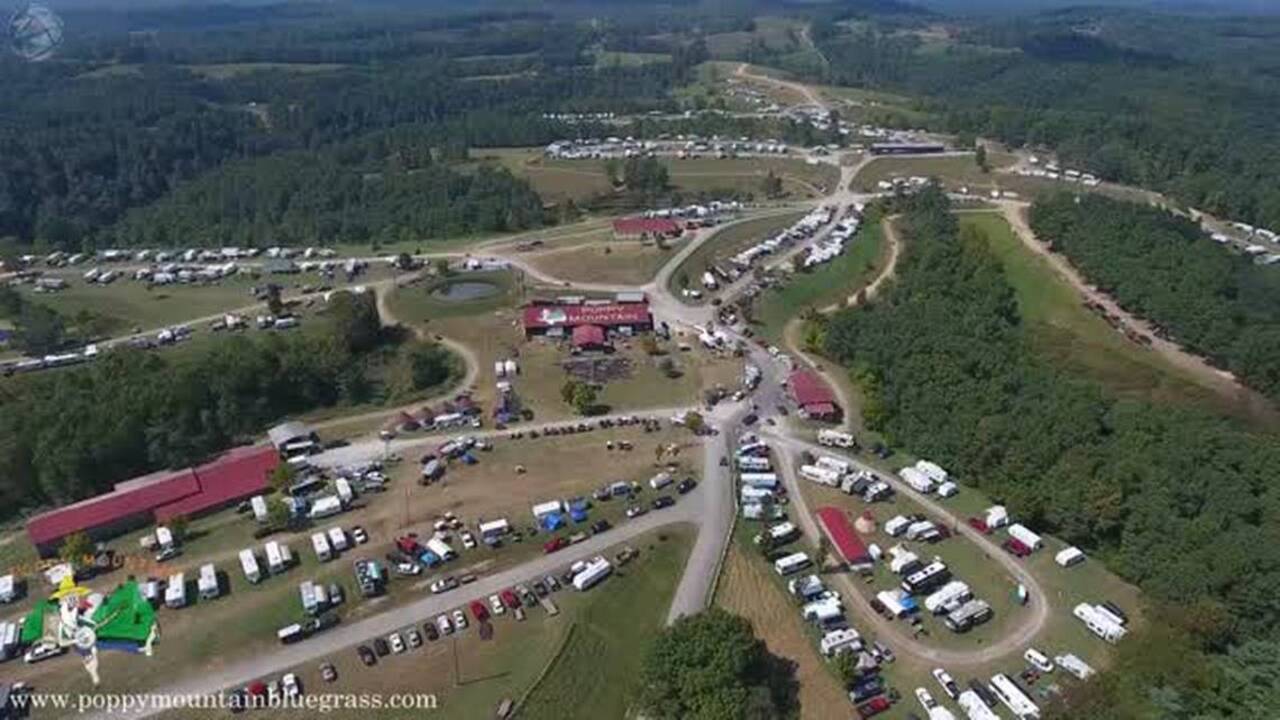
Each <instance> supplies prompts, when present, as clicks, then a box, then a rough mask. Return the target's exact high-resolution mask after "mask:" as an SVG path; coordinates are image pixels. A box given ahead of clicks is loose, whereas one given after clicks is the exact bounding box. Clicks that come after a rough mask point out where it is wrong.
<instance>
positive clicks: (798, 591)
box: [787, 575, 827, 602]
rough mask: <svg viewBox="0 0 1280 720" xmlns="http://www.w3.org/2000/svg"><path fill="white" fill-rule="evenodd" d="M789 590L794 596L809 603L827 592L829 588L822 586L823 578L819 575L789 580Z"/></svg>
mask: <svg viewBox="0 0 1280 720" xmlns="http://www.w3.org/2000/svg"><path fill="white" fill-rule="evenodd" d="M787 590H788V591H790V593H791V594H792V595H795V596H796V597H798V598H800V599H801V600H804V601H806V602H808V601H809V600H812V599H813V598H815V597H817V596H819V595H821V594H822V593H824V592H826V591H827V587H826V586H825V585H823V584H822V578H820V577H818V576H817V575H805V576H804V577H800V578H792V579H791V580H788V581H787Z"/></svg>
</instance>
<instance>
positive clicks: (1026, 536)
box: [1009, 523, 1044, 550]
mask: <svg viewBox="0 0 1280 720" xmlns="http://www.w3.org/2000/svg"><path fill="white" fill-rule="evenodd" d="M1009 537H1011V538H1013V539H1015V540H1017V541H1018V542H1020V543H1022V544H1023V545H1026V546H1027V547H1029V548H1031V549H1032V550H1039V549H1040V548H1042V547H1044V539H1043V538H1041V537H1040V536H1039V535H1037V534H1036V533H1033V532H1031V531H1030V530H1028V529H1027V528H1026V526H1024V525H1021V524H1019V523H1014V524H1012V525H1010V526H1009Z"/></svg>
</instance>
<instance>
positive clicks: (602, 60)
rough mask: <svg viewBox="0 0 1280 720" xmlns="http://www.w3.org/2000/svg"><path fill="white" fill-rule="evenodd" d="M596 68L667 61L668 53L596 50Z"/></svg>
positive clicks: (637, 65)
mask: <svg viewBox="0 0 1280 720" xmlns="http://www.w3.org/2000/svg"><path fill="white" fill-rule="evenodd" d="M595 55H596V69H597V70H598V69H601V68H611V67H640V66H641V65H652V64H653V63H669V62H671V55H670V54H668V53H646V52H615V51H612V50H598V51H596V54H595Z"/></svg>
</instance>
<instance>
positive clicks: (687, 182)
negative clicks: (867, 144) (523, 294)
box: [473, 148, 839, 202]
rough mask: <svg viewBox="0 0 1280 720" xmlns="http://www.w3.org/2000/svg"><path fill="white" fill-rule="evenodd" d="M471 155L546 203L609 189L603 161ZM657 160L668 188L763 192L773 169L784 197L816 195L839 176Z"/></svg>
mask: <svg viewBox="0 0 1280 720" xmlns="http://www.w3.org/2000/svg"><path fill="white" fill-rule="evenodd" d="M473 153H474V156H475V157H476V159H477V160H480V161H482V162H495V163H498V164H500V165H502V166H503V167H506V168H507V169H509V170H510V171H511V172H512V173H514V174H515V175H517V176H520V177H524V178H526V179H527V180H528V181H529V182H530V183H531V184H532V185H533V188H534V190H535V191H537V193H538V194H539V195H540V196H541V197H542V198H543V199H544V200H546V201H548V202H561V201H564V200H567V199H572V200H574V201H575V202H580V201H585V200H588V199H590V198H593V197H598V196H602V195H608V194H610V193H611V192H613V185H612V184H611V183H610V182H609V176H608V173H607V172H606V171H605V166H604V160H560V159H551V158H545V157H543V154H542V150H541V148H487V149H483V150H474V151H473ZM659 159H660V160H661V162H662V163H663V164H664V165H665V166H666V167H667V172H668V173H669V176H670V180H671V185H672V187H673V188H674V189H676V190H682V191H685V192H693V193H698V192H713V191H732V192H738V193H752V194H762V192H763V182H764V179H765V177H766V176H767V175H768V174H769V172H770V171H772V172H773V173H774V174H776V175H778V176H779V177H781V178H782V188H783V192H784V195H785V196H789V197H806V198H807V197H817V196H818V195H821V194H822V192H824V191H825V190H824V189H830V188H831V187H833V186H834V185H835V183H836V181H837V180H838V177H839V176H838V173H837V171H836V169H835V168H833V167H831V166H830V165H826V164H818V165H809V164H808V163H806V162H804V161H803V160H796V159H789V158H737V159H731V158H725V159H719V158H690V159H685V160H680V159H676V158H659ZM820 189H823V190H820Z"/></svg>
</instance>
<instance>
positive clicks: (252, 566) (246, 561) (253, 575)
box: [240, 548, 262, 583]
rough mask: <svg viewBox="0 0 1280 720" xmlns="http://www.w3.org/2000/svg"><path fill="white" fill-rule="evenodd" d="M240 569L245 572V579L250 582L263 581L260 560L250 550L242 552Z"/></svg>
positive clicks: (246, 549)
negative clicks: (259, 565)
mask: <svg viewBox="0 0 1280 720" xmlns="http://www.w3.org/2000/svg"><path fill="white" fill-rule="evenodd" d="M240 569H241V570H243V571H244V577H245V579H246V580H248V581H249V582H251V583H256V582H258V581H260V580H262V570H261V569H260V568H259V567H258V558H257V557H256V556H254V554H253V551H252V550H250V549H248V548H245V549H244V550H241V551H240Z"/></svg>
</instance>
